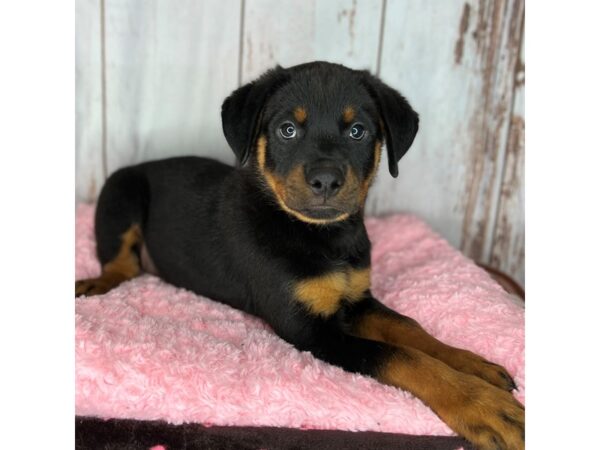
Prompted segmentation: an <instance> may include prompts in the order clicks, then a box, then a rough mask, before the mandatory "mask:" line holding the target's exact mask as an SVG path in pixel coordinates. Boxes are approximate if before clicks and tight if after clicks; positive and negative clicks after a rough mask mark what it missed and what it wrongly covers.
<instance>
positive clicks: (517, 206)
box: [490, 44, 525, 286]
mask: <svg viewBox="0 0 600 450" xmlns="http://www.w3.org/2000/svg"><path fill="white" fill-rule="evenodd" d="M523 61H524V45H523V44H521V58H520V59H519V62H518V64H517V67H516V70H515V95H514V103H513V109H512V115H511V122H510V130H509V135H508V141H507V147H506V162H505V163H504V175H503V177H502V186H501V190H500V199H499V204H498V216H497V219H496V227H495V231H494V236H493V243H492V255H491V260H490V263H491V264H492V265H493V266H494V267H497V268H499V269H500V270H502V271H504V272H506V273H508V274H511V275H512V276H513V277H515V278H516V279H517V281H519V282H520V283H521V284H522V285H523V286H524V285H525V63H524V62H523Z"/></svg>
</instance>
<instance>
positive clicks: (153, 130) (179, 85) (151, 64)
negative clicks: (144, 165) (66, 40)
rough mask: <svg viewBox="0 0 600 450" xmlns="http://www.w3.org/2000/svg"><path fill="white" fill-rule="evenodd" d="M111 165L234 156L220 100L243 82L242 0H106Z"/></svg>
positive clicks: (221, 158)
mask: <svg viewBox="0 0 600 450" xmlns="http://www.w3.org/2000/svg"><path fill="white" fill-rule="evenodd" d="M106 2H107V3H106V20H107V23H106V29H107V32H106V35H107V37H106V58H107V74H106V79H107V81H106V84H107V134H108V136H107V166H108V172H112V171H114V170H115V169H116V168H118V167H122V166H125V165H129V164H132V163H136V162H139V161H146V160H150V159H156V158H164V157H168V156H175V155H185V154H194V155H204V156H210V157H214V158H217V159H220V160H222V161H226V162H233V160H234V157H233V154H232V153H231V151H230V150H229V148H228V146H227V144H226V141H225V138H224V137H223V133H222V131H221V117H220V111H221V103H222V101H223V100H224V98H225V97H226V96H227V95H228V94H229V93H230V92H231V91H232V90H233V89H235V88H236V87H237V81H238V80H237V78H238V61H239V33H240V31H239V30H240V16H241V14H240V13H241V2H240V0H205V1H196V0H179V1H177V2H172V1H168V0H126V1H124V0H106Z"/></svg>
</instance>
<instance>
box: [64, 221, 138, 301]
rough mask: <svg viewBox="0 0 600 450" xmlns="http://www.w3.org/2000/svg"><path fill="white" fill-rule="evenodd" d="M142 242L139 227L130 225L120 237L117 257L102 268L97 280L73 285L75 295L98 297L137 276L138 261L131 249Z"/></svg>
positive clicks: (91, 279) (78, 282)
mask: <svg viewBox="0 0 600 450" xmlns="http://www.w3.org/2000/svg"><path fill="white" fill-rule="evenodd" d="M141 240H142V232H141V230H140V227H139V225H137V224H134V225H132V226H131V227H130V228H129V229H128V230H127V231H126V232H125V233H123V234H122V235H121V247H120V249H119V253H118V254H117V256H116V257H115V258H114V259H113V260H112V261H109V262H108V263H106V264H104V266H103V267H102V273H101V274H100V276H99V277H97V278H90V279H86V280H80V281H77V282H76V283H75V295H84V294H88V295H98V294H104V293H105V292H108V291H110V290H111V289H112V288H114V287H116V286H118V285H119V284H121V283H122V282H124V281H127V280H130V279H132V278H134V277H136V276H138V275H139V274H140V272H141V267H140V261H139V258H138V257H137V255H136V254H135V253H134V252H133V247H134V246H135V245H136V244H138V243H140V242H141Z"/></svg>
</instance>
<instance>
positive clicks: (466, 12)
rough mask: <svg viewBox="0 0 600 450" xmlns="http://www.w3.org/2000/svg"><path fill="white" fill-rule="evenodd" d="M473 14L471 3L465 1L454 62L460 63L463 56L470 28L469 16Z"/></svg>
mask: <svg viewBox="0 0 600 450" xmlns="http://www.w3.org/2000/svg"><path fill="white" fill-rule="evenodd" d="M470 16H471V5H469V4H468V3H465V5H464V7H463V12H462V16H461V18H460V25H459V27H458V39H457V41H456V44H455V45H454V63H455V64H460V63H461V61H462V57H463V51H464V48H465V33H466V32H467V30H468V29H469V17H470Z"/></svg>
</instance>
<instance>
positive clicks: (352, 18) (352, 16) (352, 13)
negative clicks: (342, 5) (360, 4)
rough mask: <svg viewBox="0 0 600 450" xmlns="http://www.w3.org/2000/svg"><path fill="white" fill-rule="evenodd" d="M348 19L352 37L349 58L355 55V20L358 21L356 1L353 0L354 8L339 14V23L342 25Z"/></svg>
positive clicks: (349, 32) (349, 31) (343, 10)
mask: <svg viewBox="0 0 600 450" xmlns="http://www.w3.org/2000/svg"><path fill="white" fill-rule="evenodd" d="M345 18H347V19H348V35H349V37H350V50H348V56H352V55H353V54H354V39H355V37H356V36H355V30H354V27H355V19H356V0H352V6H351V7H350V8H349V9H342V10H341V11H340V12H339V13H338V14H337V21H338V23H341V22H342V20H343V19H345Z"/></svg>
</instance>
